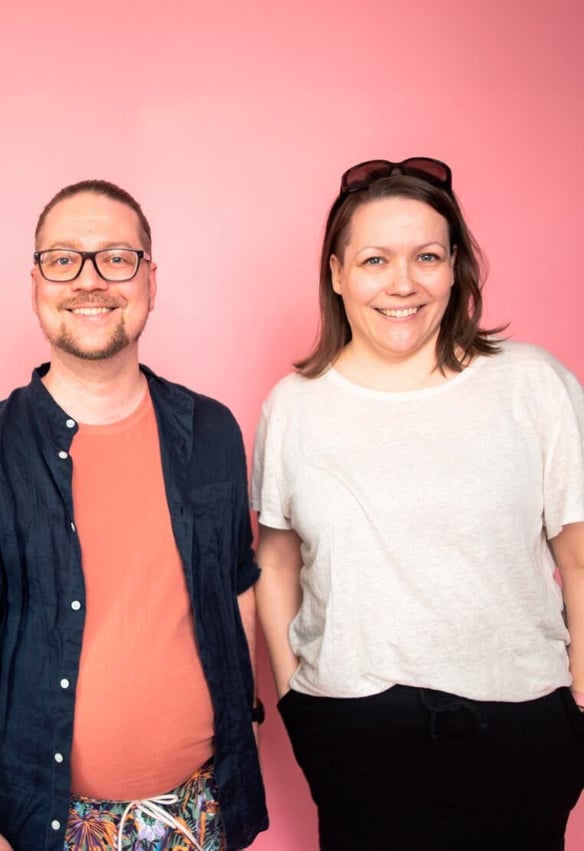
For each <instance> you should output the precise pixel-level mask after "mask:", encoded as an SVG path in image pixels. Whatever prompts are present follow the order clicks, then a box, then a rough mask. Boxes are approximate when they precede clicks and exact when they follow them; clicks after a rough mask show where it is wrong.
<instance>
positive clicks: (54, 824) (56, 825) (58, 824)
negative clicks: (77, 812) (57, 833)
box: [51, 818, 61, 830]
mask: <svg viewBox="0 0 584 851" xmlns="http://www.w3.org/2000/svg"><path fill="white" fill-rule="evenodd" d="M51 827H52V828H53V830H59V828H60V827H61V822H60V821H57V819H56V818H55V819H53V821H52V822H51Z"/></svg>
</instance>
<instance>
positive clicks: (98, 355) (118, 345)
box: [49, 323, 140, 360]
mask: <svg viewBox="0 0 584 851" xmlns="http://www.w3.org/2000/svg"><path fill="white" fill-rule="evenodd" d="M139 336H140V335H139V334H138V335H137V336H136V340H138V337H139ZM49 342H50V343H51V345H52V346H54V347H55V348H57V349H60V350H61V351H62V352H66V353H67V354H68V355H73V357H76V358H80V359H81V360H107V359H108V358H113V357H114V356H115V355H117V354H119V353H120V352H122V351H123V350H124V349H125V348H127V346H129V345H130V342H131V341H130V338H129V337H128V334H127V333H126V329H125V327H124V325H123V323H120V325H118V327H117V328H116V330H115V332H114V335H113V337H112V338H111V340H110V341H109V342H108V343H107V345H105V346H103V347H102V348H101V349H83V348H81V347H80V346H79V345H78V343H77V341H76V340H75V338H74V337H73V336H72V335H71V334H70V333H69V332H68V331H65V330H64V329H62V330H61V333H60V334H59V335H58V336H57V337H55V339H53V340H49ZM134 342H135V341H134Z"/></svg>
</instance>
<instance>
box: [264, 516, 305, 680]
mask: <svg viewBox="0 0 584 851" xmlns="http://www.w3.org/2000/svg"><path fill="white" fill-rule="evenodd" d="M257 561H258V564H259V566H260V568H261V571H262V573H261V576H260V578H259V579H258V581H257V582H256V585H255V589H256V602H257V607H258V616H259V619H260V623H261V625H262V629H263V632H264V636H265V639H266V645H267V648H268V654H269V656H270V662H271V665H272V671H273V674H274V679H275V681H276V691H277V693H278V697H282V695H284V694H285V693H286V692H287V691H288V689H289V688H290V678H291V677H292V675H293V674H294V672H295V671H296V668H297V667H298V659H297V658H296V656H295V655H294V653H293V652H292V648H291V647H290V642H289V640H288V629H289V627H290V624H291V623H292V620H293V619H294V617H295V616H296V614H297V613H298V610H299V608H300V603H301V601H302V590H301V588H300V568H301V567H302V558H301V555H300V538H299V537H298V535H297V534H296V532H293V531H291V530H288V529H269V528H268V527H267V526H262V525H261V524H260V538H259V544H258V548H257Z"/></svg>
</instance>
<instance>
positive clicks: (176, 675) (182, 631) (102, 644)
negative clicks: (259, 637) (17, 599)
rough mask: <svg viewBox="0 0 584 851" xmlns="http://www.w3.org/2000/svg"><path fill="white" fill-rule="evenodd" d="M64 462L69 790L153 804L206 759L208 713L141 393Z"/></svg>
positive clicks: (209, 750)
mask: <svg viewBox="0 0 584 851" xmlns="http://www.w3.org/2000/svg"><path fill="white" fill-rule="evenodd" d="M71 455H72V458H73V503H74V512H75V518H76V524H77V530H78V532H79V539H80V542H81V554H82V564H83V575H84V578H85V587H86V601H87V612H86V619H85V629H84V632H83V645H82V650H81V661H80V669H79V680H78V684H77V691H76V695H75V721H74V732H73V751H72V757H71V768H72V790H73V792H74V793H75V794H78V795H85V796H89V797H95V798H106V799H110V800H120V801H123V800H130V799H138V798H145V797H151V796H153V795H157V794H162V793H163V792H167V791H169V790H170V789H173V788H174V787H175V786H177V785H178V784H179V783H181V782H182V781H183V780H185V779H186V778H187V777H188V776H189V775H190V774H192V773H193V771H195V770H196V769H197V768H199V767H200V766H201V765H202V764H203V763H204V762H205V761H206V760H207V759H209V757H210V756H212V754H213V708H212V704H211V698H210V694H209V689H208V687H207V683H206V680H205V677H204V674H203V670H202V667H201V663H200V660H199V654H198V650H197V645H196V638H195V633H194V624H193V611H192V607H191V603H190V599H189V595H188V591H187V586H186V580H185V576H184V571H183V567H182V563H181V559H180V555H179V553H178V550H177V547H176V543H175V540H174V536H173V533H172V527H171V520H170V513H169V509H168V504H167V501H166V494H165V488H164V479H163V474H162V462H161V457H160V446H159V440H158V429H157V425H156V417H155V414H154V408H153V405H152V400H151V398H150V395H149V393H146V395H145V397H144V400H143V402H142V403H141V404H140V406H139V407H138V409H137V410H136V411H135V412H134V413H133V414H131V415H130V416H129V417H127V418H126V419H124V420H121V421H120V422H117V423H113V424H111V425H104V426H88V425H80V427H79V431H78V433H77V434H76V435H75V438H74V440H73V445H72V447H71Z"/></svg>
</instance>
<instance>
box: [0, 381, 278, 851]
mask: <svg viewBox="0 0 584 851" xmlns="http://www.w3.org/2000/svg"><path fill="white" fill-rule="evenodd" d="M142 369H143V372H144V374H145V375H146V378H147V380H148V386H149V389H150V394H151V397H152V401H153V405H154V410H155V413H156V419H157V424H158V432H159V438H160V445H161V455H162V467H163V471H164V479H165V486H166V495H167V500H168V505H169V509H170V515H171V519H172V527H173V531H174V536H175V540H176V543H177V546H178V549H179V552H180V555H181V559H182V563H183V566H184V570H185V576H186V582H187V587H188V591H189V595H190V598H191V602H192V606H193V611H194V617H195V626H196V635H197V640H198V646H199V652H200V656H201V663H202V666H203V670H204V672H205V677H206V679H207V682H208V685H209V689H210V692H211V699H212V702H213V708H214V713H215V774H216V779H217V783H218V786H219V803H220V807H221V813H222V817H223V821H224V824H225V829H226V834H227V843H228V848H229V849H236V848H241V847H243V846H247V845H249V844H250V843H251V842H252V840H253V839H254V837H255V836H256V834H257V833H258V832H259V831H260V830H265V828H266V827H267V815H266V810H265V799H264V789H263V785H262V780H261V775H260V769H259V764H258V758H257V751H256V746H255V740H254V736H253V729H252V723H251V710H252V703H253V681H252V670H251V664H250V658H249V653H248V647H247V642H246V639H245V634H244V631H243V626H242V623H241V618H240V615H239V608H238V604H237V595H238V594H240V593H242V592H243V591H245V590H246V589H247V588H249V587H250V586H251V585H252V584H253V583H254V582H255V580H256V579H257V577H258V574H259V571H258V568H257V566H256V564H255V562H254V558H253V551H252V549H251V530H250V522H249V511H248V503H247V486H246V467H245V457H244V451H243V445H242V440H241V434H240V431H239V428H238V426H237V423H236V422H235V420H234V418H233V416H232V415H231V413H230V412H229V411H228V410H227V408H225V407H224V406H223V405H221V404H220V403H219V402H216V401H214V400H212V399H209V398H207V397H205V396H201V395H198V394H196V393H192V392H191V391H190V390H187V389H186V388H184V387H180V386H179V385H177V384H171V383H169V382H168V381H165V380H164V379H162V378H159V377H157V376H155V375H154V373H152V372H151V371H150V370H148V369H146V368H145V367H142ZM47 370H48V365H47V364H45V365H44V366H43V367H41V368H40V369H38V370H35V372H34V373H33V377H32V381H31V383H30V384H29V385H28V386H27V387H24V388H19V389H18V390H15V391H14V392H13V393H12V394H11V395H10V397H9V398H8V399H6V400H5V401H4V402H2V403H0V742H1V747H0V834H2V835H4V836H5V837H6V839H8V841H9V842H10V843H11V844H12V845H13V847H14V849H15V851H63V845H64V835H65V828H66V824H67V816H68V808H69V793H70V753H71V741H72V734H73V715H74V709H75V687H76V683H77V676H78V672H79V657H80V652H81V642H82V637H83V623H84V618H85V588H84V582H83V570H82V565H81V549H80V545H79V539H78V537H77V530H76V527H75V517H74V515H73V496H72V461H71V457H70V455H69V448H70V446H71V443H72V441H73V439H74V437H75V433H76V431H77V423H76V422H75V420H73V419H72V418H71V417H69V416H68V415H67V414H66V412H65V411H63V410H62V409H61V408H60V407H59V406H58V405H57V404H56V402H55V401H54V399H53V398H52V396H51V395H50V394H49V393H48V391H47V390H46V388H45V387H44V385H43V383H42V382H41V377H42V375H44V374H45V373H46V371H47ZM113 593H115V589H113ZM103 745H104V748H107V742H104V743H103ZM195 768H196V766H193V770H194V769H195Z"/></svg>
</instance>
